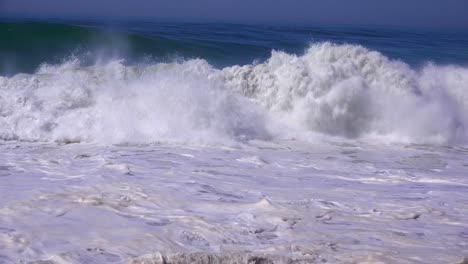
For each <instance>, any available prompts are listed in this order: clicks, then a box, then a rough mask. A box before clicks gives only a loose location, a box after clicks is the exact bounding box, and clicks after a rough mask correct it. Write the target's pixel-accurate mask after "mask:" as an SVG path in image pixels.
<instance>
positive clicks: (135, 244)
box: [0, 141, 468, 263]
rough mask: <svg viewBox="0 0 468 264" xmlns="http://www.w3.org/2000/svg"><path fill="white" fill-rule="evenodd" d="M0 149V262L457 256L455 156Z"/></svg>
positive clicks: (461, 223) (313, 147)
mask: <svg viewBox="0 0 468 264" xmlns="http://www.w3.org/2000/svg"><path fill="white" fill-rule="evenodd" d="M0 148H1V153H2V154H1V155H0V161H1V164H2V167H1V170H0V177H1V179H2V184H1V185H0V215H1V221H0V223H1V224H0V245H1V247H0V262H2V263H11V262H17V261H23V262H28V261H33V262H31V263H44V262H40V261H46V262H45V263H126V262H130V263H132V262H131V261H132V260H133V261H135V262H136V261H137V260H140V261H143V260H144V259H146V260H147V261H149V260H151V259H153V260H154V261H156V260H158V259H161V257H160V256H159V255H160V254H162V255H163V256H164V259H166V260H167V261H168V262H169V263H170V261H171V260H172V261H175V260H177V259H185V260H187V259H193V260H196V259H199V260H200V261H199V263H205V262H206V260H207V259H211V260H212V261H213V263H216V262H215V260H216V259H221V260H222V263H229V261H232V263H234V261H235V260H236V259H237V260H238V261H241V262H242V261H243V260H245V259H247V261H248V260H249V259H250V260H252V261H253V260H255V259H258V261H261V260H262V259H263V260H264V261H267V260H271V261H272V262H273V263H283V262H284V263H291V262H290V261H292V260H297V261H299V260H301V261H304V263H322V262H324V261H325V262H328V263H457V262H459V261H461V260H462V259H463V257H466V256H468V250H467V248H468V244H467V241H466V236H467V234H466V230H467V229H468V226H467V223H468V219H467V217H468V207H467V206H466V205H467V204H468V195H467V192H466V190H467V188H468V181H467V178H466V173H465V172H466V168H467V166H468V164H467V163H466V160H467V159H466V157H467V153H468V150H466V149H464V148H457V147H451V148H444V147H434V146H429V145H370V144H367V143H363V142H353V141H347V142H346V141H334V142H328V143H326V142H322V143H315V144H312V143H304V142H299V141H276V142H275V141H269V142H268V141H252V142H250V143H248V144H247V145H244V146H243V147H236V148H226V147H196V146H190V145H182V146H181V145H179V146H177V145H165V144H163V145H139V146H132V145H128V146H98V145H95V144H83V143H82V144H68V145H57V144H54V143H24V142H4V143H2V144H1V146H0ZM158 252H160V253H158ZM181 253H183V254H182V255H180V254H181ZM151 254H152V255H151ZM184 254H185V255H184ZM192 254H194V255H192ZM34 261H36V262H34ZM47 261H48V262H47ZM282 261H283V262H282ZM366 261H367V262H366ZM379 261H380V262H379ZM135 262H134V263H135ZM136 263H138V262H136ZM141 263H152V262H141ZM156 263H158V262H156ZM174 263H177V262H174ZM182 263H188V261H186V262H182ZM242 263H243V262H242ZM254 263H257V262H255V261H254ZM258 263H260V262H258ZM298 263H301V262H298Z"/></svg>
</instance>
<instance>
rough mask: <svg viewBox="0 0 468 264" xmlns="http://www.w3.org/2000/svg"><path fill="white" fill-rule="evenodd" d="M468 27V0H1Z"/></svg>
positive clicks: (27, 5) (38, 9)
mask: <svg viewBox="0 0 468 264" xmlns="http://www.w3.org/2000/svg"><path fill="white" fill-rule="evenodd" d="M19 14H21V15H28V16H41V17H43V16H54V17H61V18H66V17H97V18H110V17H121V18H141V19H145V20H147V19H149V20H151V19H154V20H192V21H193V20H200V21H210V20H213V21H228V22H246V23H252V22H275V23H300V24H349V25H354V24H364V25H368V24H372V25H394V26H410V27H421V26H422V27H463V28H466V27H468V0H392V1H388V0H385V1H384V0H236V1H233V0H0V15H9V16H12V15H13V16H14V15H19Z"/></svg>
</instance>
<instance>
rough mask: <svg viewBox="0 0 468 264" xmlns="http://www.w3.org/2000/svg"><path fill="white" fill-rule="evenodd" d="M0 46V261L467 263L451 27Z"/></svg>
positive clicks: (465, 57) (467, 99)
mask: <svg viewBox="0 0 468 264" xmlns="http://www.w3.org/2000/svg"><path fill="white" fill-rule="evenodd" d="M72 24H73V25H72ZM0 33H1V38H2V41H1V42H0V59H1V61H0V72H1V74H0V140H2V141H1V142H2V143H1V144H0V149H1V153H2V154H0V163H1V164H0V182H1V184H0V263H3V262H5V263H11V262H16V261H23V262H28V261H36V262H37V263H44V262H45V263H127V262H128V263H139V262H144V261H153V262H155V263H159V262H163V260H164V261H166V262H169V263H172V262H173V263H178V262H181V263H185V262H189V259H192V260H191V261H192V262H193V261H195V262H197V261H198V262H200V263H206V262H212V263H218V262H219V263H228V262H233V263H247V262H252V263H264V262H265V263H269V262H268V261H270V262H274V263H283V262H284V263H294V262H299V263H315V262H317V263H322V262H330V263H356V262H357V263H361V262H366V261H367V262H366V263H374V262H375V263H382V262H383V263H457V261H458V262H460V261H462V259H463V257H468V250H467V248H468V241H467V238H468V224H467V223H468V207H467V206H466V204H468V195H467V194H466V193H467V190H468V189H467V188H468V179H467V174H468V163H467V162H466V160H467V158H468V149H467V148H466V146H467V144H468V66H467V65H468V50H467V49H466V47H467V46H468V33H467V32H463V31H461V32H430V31H404V30H397V29H371V28H367V29H362V28H361V29H352V28H338V27H335V28H332V27H324V28H310V27H279V26H253V25H250V26H243V25H210V24H167V23H166V24H164V23H114V24H107V25H104V24H102V23H90V22H78V21H75V22H73V23H71V22H67V23H63V22H62V23H51V22H50V21H49V22H48V23H47V22H44V21H42V22H18V21H6V22H4V23H0ZM70 143H73V144H70ZM156 252H158V253H156ZM41 261H42V262H41ZM236 261H237V262H236ZM262 261H263V262H262ZM150 263H152V262H150Z"/></svg>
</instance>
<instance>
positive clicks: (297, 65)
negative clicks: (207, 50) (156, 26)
mask: <svg viewBox="0 0 468 264" xmlns="http://www.w3.org/2000/svg"><path fill="white" fill-rule="evenodd" d="M467 84H468V69H467V68H463V67H457V66H445V67H441V66H436V65H427V66H425V67H424V68H422V69H420V70H415V69H411V68H410V67H409V66H408V65H407V64H405V63H403V62H399V61H392V60H390V59H388V58H387V57H385V56H383V55H382V54H380V53H378V52H376V51H370V50H368V49H366V48H364V47H361V46H355V45H335V44H332V43H322V44H316V45H312V46H311V47H310V48H309V49H308V50H307V52H306V53H305V54H304V55H302V56H297V55H292V54H287V53H284V52H276V51H275V52H273V53H272V56H271V58H270V59H269V60H267V61H266V62H264V63H261V64H254V65H245V66H233V67H228V68H224V69H221V70H218V69H215V68H213V67H212V66H210V65H209V64H208V63H207V62H206V61H205V60H201V59H197V60H189V61H186V62H182V63H177V62H174V63H157V64H152V65H140V66H126V65H125V64H124V63H123V62H122V61H118V60H114V61H111V62H110V63H106V64H96V65H94V66H91V67H81V66H80V63H79V61H76V60H75V61H69V62H67V63H64V64H61V65H43V66H42V67H41V68H40V69H39V70H38V71H37V72H36V73H35V74H29V75H28V74H18V75H16V76H13V77H9V78H8V77H0V138H2V139H19V140H33V141H64V140H65V141H69V140H72V141H89V142H104V143H124V142H125V143H147V142H156V141H175V142H201V143H209V144H211V143H214V144H218V143H221V144H226V143H234V142H239V141H243V140H249V139H263V140H265V139H270V138H291V137H302V138H308V137H309V136H310V135H313V134H317V133H319V134H325V135H331V136H340V137H346V138H360V139H366V138H371V139H375V138H379V139H383V140H385V141H397V142H412V143H433V144H465V143H466V141H467V131H466V125H467V124H468V117H467V113H468V96H467V89H468V87H467Z"/></svg>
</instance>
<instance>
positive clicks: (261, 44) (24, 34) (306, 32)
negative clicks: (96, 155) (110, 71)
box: [0, 20, 468, 74]
mask: <svg viewBox="0 0 468 264" xmlns="http://www.w3.org/2000/svg"><path fill="white" fill-rule="evenodd" d="M324 41H329V42H333V43H338V44H343V43H350V44H359V45H362V46H365V47H367V48H368V49H371V50H376V51H379V52H382V53H383V54H385V55H386V56H388V57H390V58H392V59H397V60H401V61H404V62H406V63H408V64H410V65H411V66H413V67H419V66H421V65H423V64H426V63H428V62H433V63H436V64H458V65H468V31H466V30H465V31H455V30H454V31H430V30H419V31H418V30H406V29H398V28H378V27H372V26H367V27H346V26H342V27H338V26H321V27H313V26H273V25H240V24H202V23H163V22H157V23H156V22H112V23H109V22H97V21H63V20H35V21H30V20H29V21H26V20H3V21H2V22H0V61H1V63H0V72H1V73H3V74H13V73H17V72H33V71H34V70H35V69H36V68H37V67H38V66H39V65H40V64H42V63H52V64H53V63H60V62H62V61H63V60H65V59H67V58H69V57H70V56H76V57H79V58H80V59H82V60H83V61H88V63H93V62H94V61H95V60H96V59H97V58H99V59H106V58H115V57H119V58H121V59H124V60H125V61H126V62H127V63H129V64H131V63H142V62H145V61H165V60H174V59H190V58H203V59H206V60H207V61H209V62H210V63H211V64H213V65H214V66H216V67H224V66H229V65H235V64H240V65H242V64H248V63H252V62H254V61H259V62H261V61H264V60H266V59H268V58H269V57H270V54H271V51H272V50H281V51H285V52H288V53H295V54H302V53H304V51H305V50H306V49H307V47H309V45H310V44H311V43H316V42H324Z"/></svg>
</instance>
